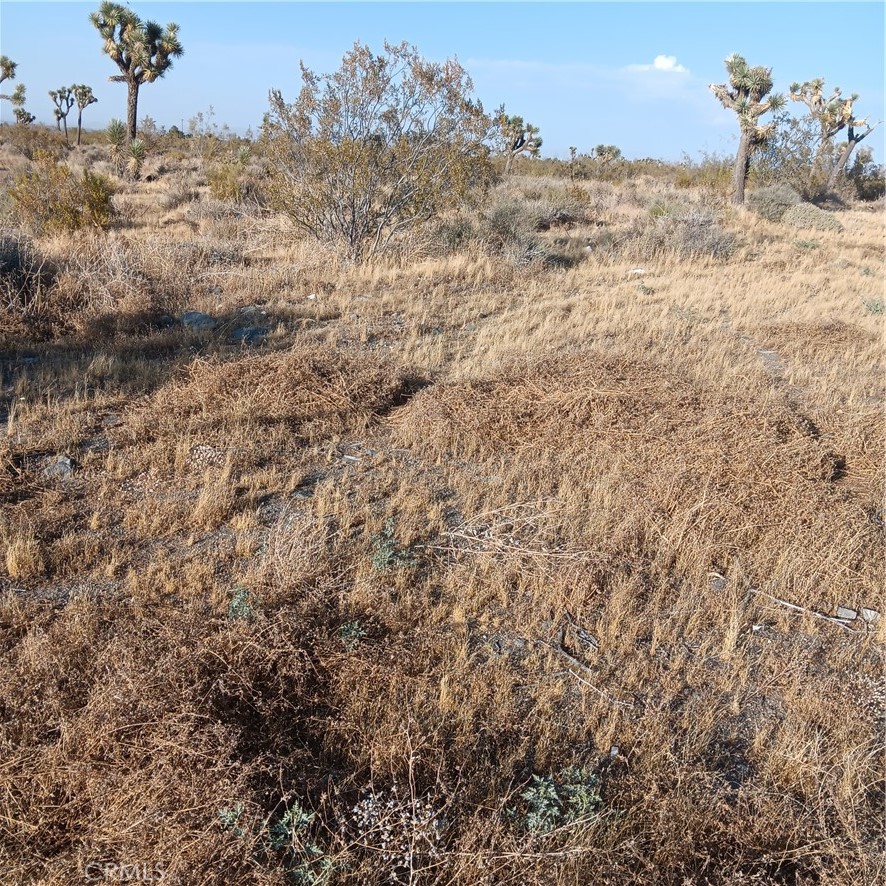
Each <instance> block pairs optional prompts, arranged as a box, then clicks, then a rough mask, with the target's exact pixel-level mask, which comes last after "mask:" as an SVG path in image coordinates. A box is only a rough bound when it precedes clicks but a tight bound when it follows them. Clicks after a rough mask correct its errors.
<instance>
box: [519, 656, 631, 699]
mask: <svg viewBox="0 0 886 886" xmlns="http://www.w3.org/2000/svg"><path fill="white" fill-rule="evenodd" d="M536 642H537V643H538V644H540V645H544V646H547V647H549V648H550V649H553V650H554V652H556V653H557V655H559V656H562V657H563V658H565V659H566V661H568V662H569V664H571V665H572V666H573V667H574V668H578V669H579V670H580V671H581V672H582V673H584V674H587V675H588V676H589V677H593V676H594V672H593V671H592V670H591V669H590V668H589V667H588V666H587V665H583V664H582V663H581V662H580V661H579V660H578V659H577V658H576V657H575V656H574V655H570V654H569V653H568V652H567V651H566V650H565V649H564V648H563V646H562V645H560V644H556V643H551V642H549V641H547V640H537V641H536ZM570 673H571V674H572V676H573V677H575V679H576V680H578V682H579V683H582V684H583V685H584V686H587V687H588V689H591V690H593V691H594V692H596V693H597V695H599V696H601V697H603V698H605V699H606V701H608V702H609V703H610V704H613V705H615V706H616V707H619V708H632V707H633V706H634V703H633V702H630V701H619V700H618V699H617V698H614V697H613V696H611V695H610V694H609V693H608V692H605V691H604V690H602V689H598V688H597V687H596V686H594V685H593V684H592V683H589V682H588V681H587V680H585V679H583V678H582V677H580V676H579V675H578V674H576V673H575V672H574V671H570Z"/></svg>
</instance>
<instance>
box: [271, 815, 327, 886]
mask: <svg viewBox="0 0 886 886" xmlns="http://www.w3.org/2000/svg"><path fill="white" fill-rule="evenodd" d="M313 822H314V813H313V812H308V810H307V809H305V808H304V806H302V805H301V803H300V802H299V801H298V800H296V801H295V803H293V805H292V806H290V807H289V809H287V810H286V812H284V813H283V815H282V817H281V818H280V819H279V820H278V821H276V822H274V823H273V824H271V825H270V826H269V827H268V845H269V846H270V848H271V849H272V850H273V851H274V852H286V853H287V869H288V873H289V876H290V878H291V880H292V882H293V883H296V884H299V886H319V884H322V883H326V882H328V881H329V878H330V876H331V875H332V871H333V863H332V859H331V858H329V856H328V855H327V854H326V852H325V851H324V850H323V848H322V847H321V846H320V845H319V844H318V843H317V842H316V841H315V840H313V839H312V837H311V833H310V831H311V825H312V824H313Z"/></svg>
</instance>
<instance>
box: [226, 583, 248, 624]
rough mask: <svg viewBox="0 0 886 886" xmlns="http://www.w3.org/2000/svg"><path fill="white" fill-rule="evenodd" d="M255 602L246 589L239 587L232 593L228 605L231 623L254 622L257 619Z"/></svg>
mask: <svg viewBox="0 0 886 886" xmlns="http://www.w3.org/2000/svg"><path fill="white" fill-rule="evenodd" d="M252 603H253V600H252V597H251V595H250V593H249V591H247V590H246V588H244V587H242V586H238V587H236V588H234V590H233V591H232V592H231V600H230V602H229V603H228V619H229V620H230V621H252V619H253V618H255V608H254V607H253V605H252Z"/></svg>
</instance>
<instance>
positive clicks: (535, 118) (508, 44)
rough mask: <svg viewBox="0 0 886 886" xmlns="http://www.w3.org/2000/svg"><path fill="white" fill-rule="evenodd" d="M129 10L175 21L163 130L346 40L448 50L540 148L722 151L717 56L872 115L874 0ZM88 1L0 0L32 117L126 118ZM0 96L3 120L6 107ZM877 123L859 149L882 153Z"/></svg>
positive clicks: (324, 58)
mask: <svg viewBox="0 0 886 886" xmlns="http://www.w3.org/2000/svg"><path fill="white" fill-rule="evenodd" d="M129 5H130V6H131V7H132V8H133V9H134V10H135V12H136V13H137V14H138V15H140V16H141V17H142V18H143V19H153V20H155V21H157V22H159V23H160V24H166V23H167V22H169V21H175V22H177V23H178V24H179V26H180V37H181V40H182V43H183V45H184V47H185V55H184V56H183V57H182V58H181V59H179V60H177V61H176V63H175V66H174V68H173V69H172V70H171V71H169V72H168V74H167V75H166V77H165V78H164V79H162V80H159V81H157V82H156V83H153V84H148V85H145V86H144V87H142V90H141V92H140V94H139V117H140V118H141V117H143V116H145V115H150V116H151V117H153V118H154V119H155V120H156V121H157V122H158V124H160V125H162V126H167V127H168V126H172V125H173V124H176V125H178V126H182V124H183V123H184V124H185V126H186V125H187V121H188V120H189V118H191V117H193V116H194V115H195V114H196V113H197V112H198V111H202V112H203V113H204V114H206V113H207V111H208V110H209V107H210V106H212V108H213V109H214V111H215V117H214V119H215V122H217V123H219V124H221V123H227V124H228V125H229V126H231V128H232V129H235V130H237V131H239V132H242V131H244V130H245V129H246V127H248V126H252V127H253V129H256V130H257V128H258V125H259V124H260V122H261V118H262V114H263V113H264V111H265V110H266V109H267V95H268V90H269V89H270V88H272V87H277V88H280V89H281V90H282V91H283V94H284V96H285V97H287V98H290V99H292V98H294V97H295V95H296V93H297V90H298V88H299V85H300V78H299V68H298V65H299V60H304V62H305V63H306V64H307V65H308V67H310V68H312V69H313V70H315V71H317V72H318V73H326V72H331V71H333V70H335V68H337V67H338V64H339V62H340V61H341V58H342V56H343V55H344V53H345V52H347V51H348V49H350V48H351V46H352V45H353V43H354V41H355V40H358V39H359V40H361V41H363V42H364V43H368V44H369V46H370V47H371V48H373V49H375V50H381V48H382V43H383V41H384V40H385V39H387V40H389V41H391V42H399V41H401V40H407V41H409V42H410V43H413V44H414V45H415V46H417V47H418V49H419V51H420V52H421V54H422V55H424V56H425V57H427V58H430V59H434V60H442V59H444V58H447V57H451V56H453V55H455V56H457V57H458V59H459V61H460V62H461V63H462V64H463V65H464V67H465V68H467V70H468V72H469V73H470V74H471V77H472V79H473V81H474V91H475V94H476V96H477V97H478V98H479V99H480V100H481V101H482V102H483V104H484V107H486V108H487V109H489V110H491V109H492V108H494V107H496V106H497V105H499V104H500V103H502V102H504V104H505V106H506V108H507V109H508V111H509V112H510V113H518V114H521V115H522V116H523V117H524V118H526V119H527V120H530V121H531V122H533V123H535V124H536V125H537V126H539V127H540V129H541V135H542V137H543V139H544V147H543V149H542V154H543V155H544V156H560V157H565V156H567V154H568V148H569V146H570V145H575V146H576V147H577V148H578V150H579V151H580V152H584V151H590V150H592V149H593V147H594V146H595V145H597V144H599V143H601V142H602V143H606V144H615V145H618V146H619V147H621V148H622V150H623V152H624V154H625V155H626V156H628V157H632V158H636V157H657V158H662V159H668V160H677V159H680V157H681V155H682V154H683V153H684V152H686V153H688V154H689V155H690V156H693V157H696V156H698V154H699V152H701V151H706V152H714V153H727V154H728V153H732V152H734V150H735V146H736V144H737V128H738V127H737V123H736V120H735V116H734V114H732V113H731V112H727V111H725V110H724V109H723V108H721V107H720V105H719V103H718V102H717V101H716V99H715V98H714V97H713V96H712V95H711V94H710V92H709V91H708V89H707V84H708V83H711V82H718V83H719V82H724V81H725V79H726V75H725V71H724V68H723V59H724V58H726V56H728V55H729V54H731V53H733V52H738V53H740V54H742V55H744V56H745V58H747V60H748V61H749V62H750V63H751V64H765V65H767V66H770V67H772V69H773V76H774V78H775V82H776V89H777V90H781V91H786V90H787V87H788V86H789V85H790V83H791V82H792V81H793V80H800V81H802V80H807V79H811V78H813V77H817V76H822V77H824V78H825V79H826V81H827V84H828V86H833V85H839V86H841V87H842V88H843V91H844V93H845V94H848V93H851V92H857V93H859V94H860V96H861V98H860V99H859V101H858V102H857V103H856V106H855V107H856V112H857V113H858V114H860V115H862V116H870V117H871V118H872V120H873V121H874V122H875V121H877V120H880V119H882V118H883V117H884V116H886V113H884V86H883V78H884V4H883V3H881V2H864V3H808V2H806V3H801V2H794V3H763V2H743V3H713V2H704V3H702V2H695V3H688V2H687V3H669V2H658V3H631V2H622V3H587V2H585V3H580V2H573V3H529V2H526V3H507V2H499V3H469V2H462V3H431V2H425V3H418V2H399V3H360V2H349V3H343V2H328V3H292V2H288V3H287V2H277V3H245V2H230V3H219V2H203V3H193V2H192V3H164V2H144V0H141V2H133V3H131V4H129ZM97 8H98V0H96V2H94V3H79V2H71V3H43V2H35V0H30V2H26V3H25V2H9V0H3V2H2V5H0V51H2V53H3V54H5V55H8V56H9V57H10V58H12V59H13V60H14V61H16V62H17V63H18V66H19V67H18V73H17V82H21V83H24V84H25V85H26V87H27V90H28V102H27V107H28V109H29V110H30V111H31V112H32V113H34V114H36V115H37V118H38V119H39V120H41V121H42V122H47V123H51V122H52V121H53V117H52V109H53V105H52V102H51V101H50V99H49V98H48V96H47V92H48V91H49V90H50V89H56V88H58V87H59V86H61V85H68V84H71V83H75V82H76V83H87V84H89V85H90V86H92V87H93V90H94V92H95V94H96V96H97V97H98V99H99V103H98V104H96V105H93V106H92V107H90V108H89V109H87V111H86V112H85V114H84V125H86V126H88V127H90V128H98V127H103V126H104V125H106V124H107V122H108V120H109V119H110V118H111V117H120V118H123V117H125V111H126V95H125V87H124V86H122V85H119V84H113V83H108V81H107V78H108V76H109V75H111V74H113V73H116V68H115V67H114V65H113V63H112V62H111V61H110V59H108V58H107V57H106V56H104V55H103V54H102V52H101V41H100V39H99V37H98V34H97V32H96V31H95V29H94V28H93V27H92V26H91V24H90V23H89V20H88V16H89V13H90V12H92V11H94V10H95V9H97ZM3 86H4V91H7V92H8V91H11V88H10V89H5V87H7V86H9V82H8V81H7V82H6V83H4V84H3ZM0 105H2V119H3V120H4V121H5V122H8V121H9V120H10V119H11V114H10V108H9V103H8V102H2V103H0ZM790 107H791V108H792V109H793V110H794V111H795V113H798V114H799V112H800V111H801V110H802V105H795V104H791V105H790ZM71 119H73V118H71ZM884 130H886V126H882V127H880V128H879V129H878V130H877V132H876V133H874V134H873V135H871V136H870V137H869V138H868V140H867V141H866V142H865V144H868V145H870V146H871V147H873V148H874V150H875V156H876V157H877V159H878V160H879V161H881V162H882V161H883V159H884Z"/></svg>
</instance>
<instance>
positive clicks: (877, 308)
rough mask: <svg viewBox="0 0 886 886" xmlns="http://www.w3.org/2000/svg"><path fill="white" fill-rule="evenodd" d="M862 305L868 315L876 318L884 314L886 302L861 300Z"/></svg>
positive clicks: (872, 299)
mask: <svg viewBox="0 0 886 886" xmlns="http://www.w3.org/2000/svg"><path fill="white" fill-rule="evenodd" d="M862 304H863V305H864V307H865V310H866V311H867V312H868V313H869V314H874V315H876V316H880V315H882V314H886V300H884V299H882V298H863V299H862Z"/></svg>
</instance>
